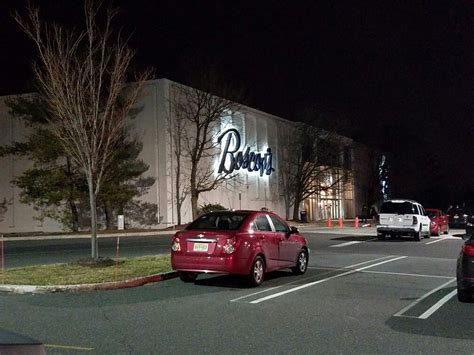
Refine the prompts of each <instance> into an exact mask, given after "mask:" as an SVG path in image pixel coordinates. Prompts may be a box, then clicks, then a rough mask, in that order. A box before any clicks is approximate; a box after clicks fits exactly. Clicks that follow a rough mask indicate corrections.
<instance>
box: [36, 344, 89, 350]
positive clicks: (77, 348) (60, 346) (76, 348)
mask: <svg viewBox="0 0 474 355" xmlns="http://www.w3.org/2000/svg"><path fill="white" fill-rule="evenodd" d="M43 346H44V347H45V348H51V349H62V350H78V351H92V350H94V348H84V347H81V346H70V345H58V344H43Z"/></svg>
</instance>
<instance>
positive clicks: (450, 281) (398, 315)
mask: <svg viewBox="0 0 474 355" xmlns="http://www.w3.org/2000/svg"><path fill="white" fill-rule="evenodd" d="M455 280H456V278H455V277H452V278H451V280H449V281H448V282H446V283H444V284H442V285H441V286H439V287H436V288H435V289H433V290H431V291H430V292H428V293H426V294H424V295H423V296H421V297H420V298H418V299H417V300H416V301H415V302H412V303H410V304H409V305H408V306H406V307H405V308H403V309H401V310H400V311H398V312H397V313H395V314H394V315H393V316H394V317H407V318H418V317H413V316H405V315H403V314H404V313H406V312H407V311H409V310H410V309H412V308H413V307H415V306H416V305H417V304H418V303H420V302H421V301H423V300H424V299H425V298H428V297H429V296H431V295H432V294H433V293H435V292H438V291H439V290H441V289H442V288H444V287H446V286H448V285H449V284H450V283H452V282H453V281H455Z"/></svg>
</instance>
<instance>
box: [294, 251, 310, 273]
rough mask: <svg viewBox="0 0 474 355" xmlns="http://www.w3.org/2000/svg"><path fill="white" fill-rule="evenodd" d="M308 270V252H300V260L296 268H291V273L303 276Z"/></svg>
mask: <svg viewBox="0 0 474 355" xmlns="http://www.w3.org/2000/svg"><path fill="white" fill-rule="evenodd" d="M307 269H308V252H307V251H306V250H300V252H299V253H298V259H297V261H296V266H295V267H292V268H291V271H292V272H293V274H295V275H303V274H304V273H305V272H306V270H307Z"/></svg>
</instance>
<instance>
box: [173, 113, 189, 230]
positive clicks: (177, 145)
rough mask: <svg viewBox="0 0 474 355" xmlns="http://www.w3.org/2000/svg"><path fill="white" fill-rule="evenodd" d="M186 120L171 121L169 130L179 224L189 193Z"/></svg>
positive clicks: (179, 223)
mask: <svg viewBox="0 0 474 355" xmlns="http://www.w3.org/2000/svg"><path fill="white" fill-rule="evenodd" d="M184 124H185V120H184V119H179V118H177V119H175V120H173V121H172V122H171V124H170V127H169V132H170V135H171V137H172V141H173V144H172V153H171V154H172V155H173V156H174V158H175V164H176V166H175V168H174V173H175V181H174V184H175V191H174V196H173V197H172V198H174V199H175V200H176V216H177V224H178V225H181V223H182V218H181V209H182V206H183V203H184V201H185V200H186V197H188V195H189V183H188V181H187V180H188V179H187V174H186V169H185V167H184V166H185V164H184V159H185V158H184V157H183V138H182V132H183V129H184Z"/></svg>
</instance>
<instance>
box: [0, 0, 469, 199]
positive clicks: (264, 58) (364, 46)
mask: <svg viewBox="0 0 474 355" xmlns="http://www.w3.org/2000/svg"><path fill="white" fill-rule="evenodd" d="M25 3H26V2H25V1H20V0H18V1H10V0H2V1H1V2H0V33H1V34H2V35H1V37H0V41H1V42H0V43H1V49H2V51H1V54H0V95H5V94H13V93H19V92H24V91H31V72H30V63H31V61H32V60H33V58H34V48H33V46H32V43H31V42H29V40H28V39H27V38H26V36H25V35H23V34H22V33H21V32H20V31H19V29H18V26H17V25H16V24H15V23H14V22H13V21H12V20H11V19H10V17H9V13H10V12H11V11H13V10H15V9H19V10H22V9H23V8H24V4H25ZM34 3H35V4H37V5H39V6H40V8H41V9H42V13H43V14H44V16H45V17H46V18H47V19H54V20H55V21H58V22H62V23H66V24H69V25H71V24H72V25H76V26H80V24H81V16H82V5H81V2H80V1H60V0H57V1H34ZM114 4H115V5H116V6H119V7H120V8H121V9H122V13H121V14H120V16H119V17H118V18H117V21H116V24H117V28H120V27H123V28H124V30H125V33H133V36H132V39H131V41H130V44H131V46H132V47H133V48H135V49H136V50H137V57H136V61H135V64H136V67H137V68H144V67H147V66H152V67H154V68H155V76H156V77H157V78H159V77H167V78H169V79H172V80H176V81H180V82H186V77H185V76H184V74H183V70H182V65H181V64H180V63H183V62H186V60H187V59H188V58H194V57H196V56H198V57H203V58H208V59H211V60H212V61H213V62H216V63H218V64H219V65H220V67H221V68H223V71H222V73H223V75H224V76H225V77H226V78H227V79H228V80H229V81H231V82H233V83H235V84H236V85H237V86H240V87H244V88H245V91H246V93H247V95H246V97H245V103H246V104H248V105H250V106H252V107H255V108H258V109H261V110H264V111H267V112H270V113H273V114H276V115H279V116H282V117H285V118H287V119H290V120H302V119H305V120H310V121H313V122H315V123H316V124H318V125H320V126H323V127H327V128H331V129H336V130H337V131H338V132H339V133H342V134H345V135H348V136H351V137H353V138H355V139H356V140H358V141H360V142H363V143H366V144H367V145H369V146H373V147H376V148H378V149H381V150H383V151H385V152H387V154H388V156H389V161H390V163H391V176H392V188H393V190H394V193H395V194H396V195H397V196H400V197H405V198H413V199H418V200H419V201H420V202H422V203H424V204H425V207H440V208H446V207H447V205H448V204H457V203H462V202H467V203H468V202H469V201H473V202H474V199H473V197H474V169H473V168H472V166H473V164H472V161H473V160H472V158H471V157H473V156H474V155H473V153H474V142H473V139H472V138H471V137H472V133H473V131H474V127H473V120H472V115H473V103H474V91H473V83H474V81H473V79H474V70H473V69H474V57H473V50H474V3H473V2H471V1H403V2H402V1H393V2H389V1H374V2H356V1H350V2H349V1H223V0H222V1H203V0H200V1H193V2H191V1H189V2H187V1H185V2H184V1H152V0H149V1H146V0H134V1H118V0H117V1H114ZM310 113H312V114H310ZM394 197H395V196H394Z"/></svg>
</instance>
